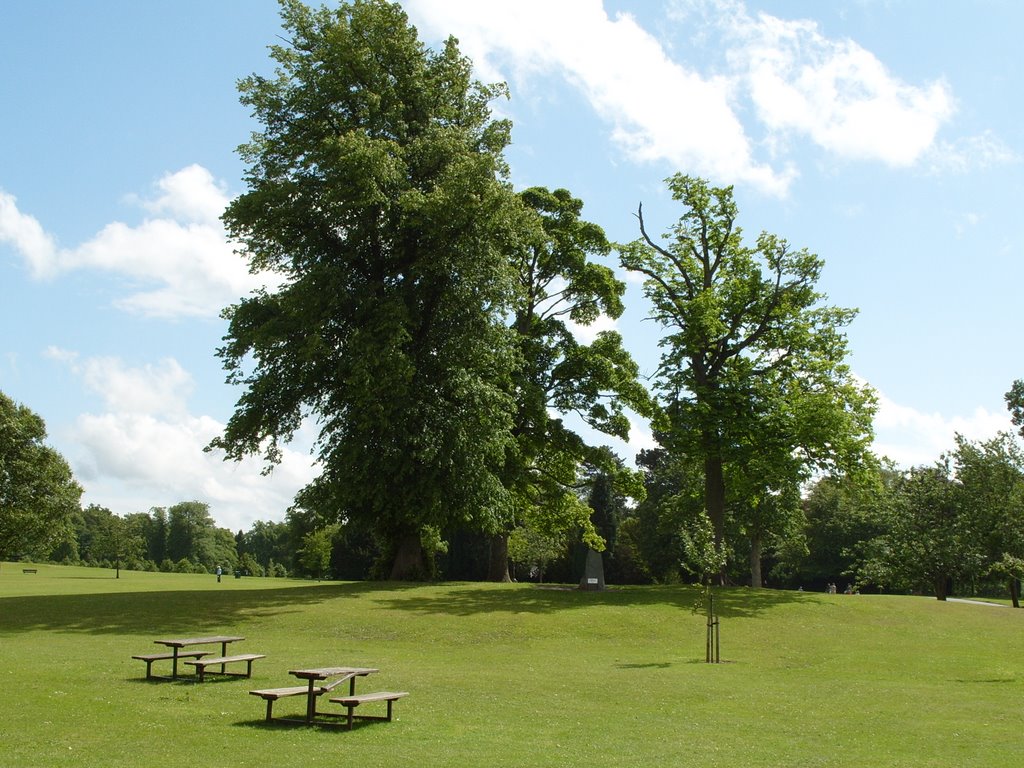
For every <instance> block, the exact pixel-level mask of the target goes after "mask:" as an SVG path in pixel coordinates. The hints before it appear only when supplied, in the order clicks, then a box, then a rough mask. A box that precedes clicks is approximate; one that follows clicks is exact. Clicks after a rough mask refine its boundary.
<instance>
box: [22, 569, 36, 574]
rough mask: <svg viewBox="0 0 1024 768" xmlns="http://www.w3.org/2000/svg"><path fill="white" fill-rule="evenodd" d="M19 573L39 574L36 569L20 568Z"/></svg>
mask: <svg viewBox="0 0 1024 768" xmlns="http://www.w3.org/2000/svg"><path fill="white" fill-rule="evenodd" d="M21 572H22V573H39V571H38V569H36V568H22V569H21Z"/></svg>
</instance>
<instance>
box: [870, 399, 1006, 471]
mask: <svg viewBox="0 0 1024 768" xmlns="http://www.w3.org/2000/svg"><path fill="white" fill-rule="evenodd" d="M1001 431H1002V432H1013V431H1014V427H1013V424H1012V423H1011V422H1010V417H1009V414H1008V413H1005V412H1000V413H992V412H991V411H989V410H987V409H985V408H980V407H979V408H975V409H974V411H973V412H972V413H970V414H967V415H959V414H958V415H953V416H947V415H944V414H939V413H924V412H922V411H919V410H916V409H914V408H912V407H910V406H906V405H901V404H899V403H896V402H894V401H893V400H891V399H890V398H888V397H886V396H885V395H883V394H881V393H878V414H877V415H876V417H875V433H876V434H875V446H874V447H875V453H877V454H878V455H879V456H887V457H889V458H890V459H892V460H893V461H895V462H896V463H897V464H898V465H900V466H903V467H913V466H920V465H930V464H933V463H934V462H935V461H937V460H938V459H939V457H940V456H941V455H942V454H943V453H946V452H949V451H951V450H953V449H954V448H955V447H956V441H955V437H956V435H957V434H961V435H963V436H964V437H966V438H967V439H968V440H973V441H977V440H988V439H991V438H993V437H995V436H996V434H997V433H999V432H1001Z"/></svg>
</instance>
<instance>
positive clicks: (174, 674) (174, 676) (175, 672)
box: [171, 646, 178, 680]
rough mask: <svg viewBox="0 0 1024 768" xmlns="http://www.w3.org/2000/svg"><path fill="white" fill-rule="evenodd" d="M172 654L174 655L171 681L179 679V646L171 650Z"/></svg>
mask: <svg viewBox="0 0 1024 768" xmlns="http://www.w3.org/2000/svg"><path fill="white" fill-rule="evenodd" d="M171 653H172V654H174V655H173V657H172V658H171V680H177V679H178V646H174V647H173V648H171Z"/></svg>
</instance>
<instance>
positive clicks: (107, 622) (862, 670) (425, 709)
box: [0, 563, 1024, 768]
mask: <svg viewBox="0 0 1024 768" xmlns="http://www.w3.org/2000/svg"><path fill="white" fill-rule="evenodd" d="M37 567H38V569H39V570H38V573H36V574H23V573H22V565H21V564H9V563H4V564H3V565H2V567H0V649H2V651H0V684H2V687H0V691H2V696H3V701H2V705H0V706H2V711H3V717H2V718H0V766H21V767H34V766H58V765H60V766H64V765H75V766H82V767H83V768H84V767H86V766H104V767H107V766H135V765H138V766H150V765H160V766H273V767H274V768H279V767H280V768H287V767H289V766H304V767H305V766H310V765H317V764H321V763H322V764H350V765H354V766H359V768H369V767H371V766H389V767H393V766H405V765H413V766H420V767H422V768H427V767H428V766H430V767H433V766H502V767H503V768H508V767H516V766H524V767H525V766H581V767H583V766H586V767H587V768H594V767H596V766H701V767H702V768H710V767H711V766H744V767H745V768H751V767H756V766H857V767H858V768H860V767H862V766H914V767H915V768H920V767H921V766H986V768H990V767H991V766H1009V765H1018V764H1021V762H1022V752H1024V750H1022V748H1021V746H1020V732H1021V726H1022V725H1024V715H1022V711H1021V699H1022V695H1024V673H1022V672H1021V670H1020V665H1021V664H1022V663H1024V662H1022V653H1021V651H1022V650H1024V632H1022V630H1024V611H1016V610H1012V609H1009V608H1006V607H993V606H987V605H978V604H969V603H955V602H949V603H940V602H937V601H935V600H931V599H927V598H920V597H893V596H867V595H857V596H846V595H824V594H811V593H803V592H777V591H771V590H756V591H754V590H748V589H735V590H722V591H720V592H719V593H718V596H717V597H716V602H717V604H718V605H719V607H720V609H721V610H720V615H721V621H722V624H721V633H722V658H723V661H724V662H725V663H723V664H720V665H707V664H704V663H703V662H704V635H705V627H704V617H703V615H702V614H700V613H695V612H694V610H693V607H694V604H695V602H696V600H697V592H696V591H695V590H694V589H692V588H688V587H633V588H621V589H611V590H609V591H606V592H601V593H594V592H580V591H577V590H571V589H565V590H559V589H543V588H538V587H536V586H532V585H518V584H513V585H496V584H440V585H424V586H418V585H417V586H413V585H392V584H377V583H337V582H323V583H316V582H303V581H293V580H281V579H249V578H244V579H225V580H224V581H223V582H222V583H220V584H218V583H217V581H216V578H215V577H214V576H194V575H178V574H150V573H135V572H124V571H122V574H121V578H120V579H114V578H113V572H111V571H100V570H94V569H84V568H82V569H80V568H68V567H58V566H46V565H40V566H37ZM205 634H238V635H244V636H245V637H246V638H247V639H246V641H245V642H243V643H239V644H238V645H237V650H238V651H239V652H244V651H250V652H259V653H266V654H267V658H265V659H262V660H261V661H258V662H256V665H255V667H254V670H253V672H254V674H253V679H252V680H244V679H233V678H232V679H226V680H225V679H223V678H215V679H214V680H213V681H212V682H206V683H204V684H202V685H198V684H194V683H191V682H177V683H170V682H146V681H145V680H144V679H143V677H144V672H145V665H144V664H143V663H142V662H140V661H136V660H133V659H131V658H130V657H131V655H132V654H134V653H146V652H155V651H159V650H160V647H158V646H155V645H154V644H153V640H155V639H156V638H159V637H168V636H195V635H205ZM322 665H354V666H373V667H378V668H379V669H380V670H381V672H380V674H378V675H375V676H373V677H371V678H369V679H368V680H365V681H363V682H361V683H360V690H377V689H390V690H407V691H409V692H410V696H409V698H407V699H403V700H402V701H400V702H398V703H397V704H396V707H395V712H396V715H397V718H398V719H397V721H396V722H394V723H390V724H388V723H373V724H366V725H363V726H362V727H358V726H357V727H356V728H355V729H354V730H353V731H352V732H345V731H340V730H334V729H327V728H305V727H301V726H286V725H278V726H273V725H271V726H268V725H266V724H265V723H263V722H262V719H263V715H264V705H263V702H262V701H260V700H259V699H257V698H256V697H253V696H249V695H248V694H247V691H248V690H249V689H251V688H257V687H276V686H284V685H292V684H294V683H295V682H296V681H295V680H294V678H292V677H291V676H289V675H288V670H289V669H294V668H297V667H302V666H322ZM332 706H333V705H332ZM301 707H302V702H301V700H299V699H288V700H283V701H281V702H279V703H278V705H277V706H276V707H275V713H279V714H287V713H289V712H295V713H298V712H299V711H300V710H301Z"/></svg>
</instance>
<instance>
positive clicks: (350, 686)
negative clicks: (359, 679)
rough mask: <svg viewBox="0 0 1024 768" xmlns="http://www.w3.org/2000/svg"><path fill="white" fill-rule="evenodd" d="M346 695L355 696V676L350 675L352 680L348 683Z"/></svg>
mask: <svg viewBox="0 0 1024 768" xmlns="http://www.w3.org/2000/svg"><path fill="white" fill-rule="evenodd" d="M348 695H349V696H355V695H356V676H355V675H352V679H351V680H349V681H348Z"/></svg>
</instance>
